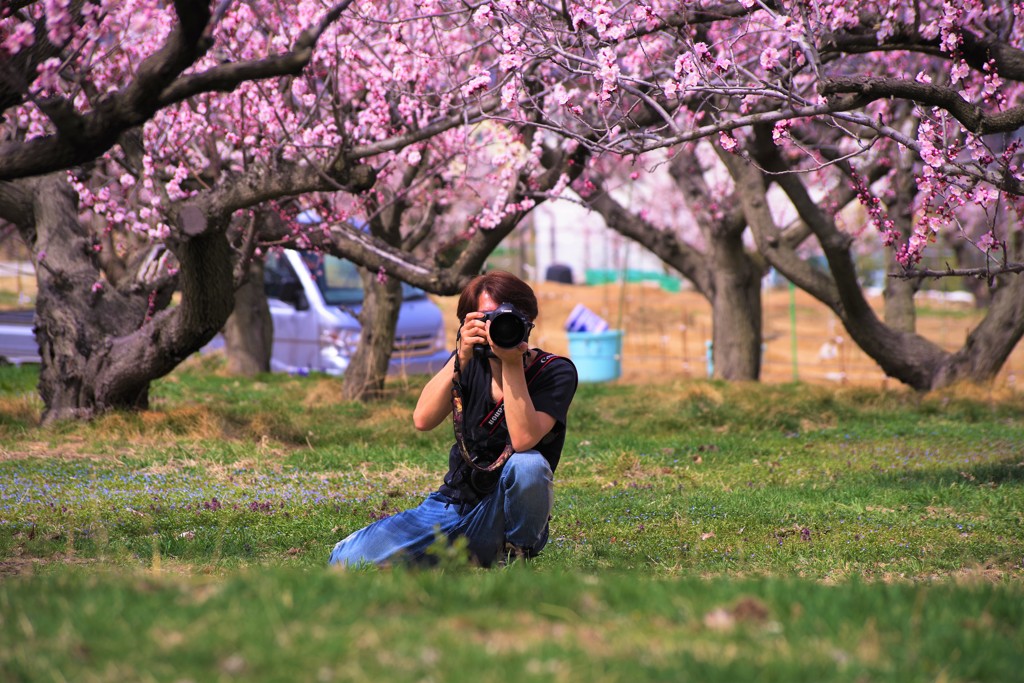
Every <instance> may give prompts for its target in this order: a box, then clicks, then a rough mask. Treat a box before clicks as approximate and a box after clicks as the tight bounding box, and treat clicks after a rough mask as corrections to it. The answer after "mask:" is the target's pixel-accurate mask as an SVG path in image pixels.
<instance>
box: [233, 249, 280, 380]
mask: <svg viewBox="0 0 1024 683" xmlns="http://www.w3.org/2000/svg"><path fill="white" fill-rule="evenodd" d="M273 344H274V321H273V319H272V318H271V317H270V306H269V305H268V304H267V296H266V294H265V293H264V291H263V260H262V259H253V260H252V262H251V263H250V264H249V273H248V277H247V278H246V281H245V282H244V283H243V284H242V286H241V287H239V288H238V289H237V290H236V291H235V309H234V310H233V311H232V312H231V317H229V318H228V321H227V323H226V324H225V325H224V350H225V353H226V355H227V367H228V372H229V373H230V374H232V375H241V376H243V377H252V376H253V375H257V374H259V373H261V372H270V354H271V350H272V349H273Z"/></svg>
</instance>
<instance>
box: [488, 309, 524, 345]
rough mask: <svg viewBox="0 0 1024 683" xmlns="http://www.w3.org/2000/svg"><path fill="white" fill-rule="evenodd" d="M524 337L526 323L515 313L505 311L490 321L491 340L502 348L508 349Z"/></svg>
mask: <svg viewBox="0 0 1024 683" xmlns="http://www.w3.org/2000/svg"><path fill="white" fill-rule="evenodd" d="M525 337H526V323H524V322H523V320H522V318H520V317H519V316H518V315H516V314H515V313H510V312H505V313H499V314H498V315H496V316H494V319H493V320H492V321H491V341H492V342H494V343H495V344H497V345H498V346H500V347H501V348H503V349H510V348H512V347H513V346H516V345H517V344H519V342H521V341H523V339H524V338H525Z"/></svg>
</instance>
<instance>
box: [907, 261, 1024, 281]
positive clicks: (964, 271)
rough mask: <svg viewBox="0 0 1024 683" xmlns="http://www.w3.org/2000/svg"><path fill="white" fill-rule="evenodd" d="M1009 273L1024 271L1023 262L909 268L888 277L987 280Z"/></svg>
mask: <svg viewBox="0 0 1024 683" xmlns="http://www.w3.org/2000/svg"><path fill="white" fill-rule="evenodd" d="M1010 273H1024V263H1006V264H1003V265H999V266H992V267H987V266H986V267H981V268H949V267H947V268H946V269H945V270H939V269H935V268H909V269H907V270H904V271H902V272H900V273H889V277H891V278H896V279H899V280H913V279H922V280H923V279H924V278H929V277H932V278H941V277H976V278H981V279H985V280H988V279H991V278H994V277H998V276H999V275H1006V274H1010Z"/></svg>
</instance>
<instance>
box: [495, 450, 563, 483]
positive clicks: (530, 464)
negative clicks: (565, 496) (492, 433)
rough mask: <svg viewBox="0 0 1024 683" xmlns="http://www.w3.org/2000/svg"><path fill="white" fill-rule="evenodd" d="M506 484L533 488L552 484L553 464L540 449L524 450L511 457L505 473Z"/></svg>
mask: <svg viewBox="0 0 1024 683" xmlns="http://www.w3.org/2000/svg"><path fill="white" fill-rule="evenodd" d="M503 477H504V479H505V483H506V486H512V485H515V486H518V487H523V488H533V487H535V486H540V487H548V486H550V485H551V481H552V474H551V465H550V464H549V463H548V461H547V458H545V457H544V456H543V455H541V454H540V452H539V451H532V450H531V451H522V452H519V453H515V454H514V455H513V456H512V457H511V458H509V461H508V463H507V464H506V465H505V472H504V473H503Z"/></svg>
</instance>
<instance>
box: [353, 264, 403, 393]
mask: <svg viewBox="0 0 1024 683" xmlns="http://www.w3.org/2000/svg"><path fill="white" fill-rule="evenodd" d="M359 275H360V277H361V278H362V280H363V308H362V310H361V311H360V312H359V324H360V325H362V329H361V330H360V332H359V346H358V347H357V348H356V352H355V354H353V356H352V360H351V361H350V362H349V365H348V368H347V369H346V370H345V376H344V381H343V383H342V387H341V394H342V397H343V398H345V399H346V400H359V401H365V400H368V399H374V398H380V397H381V396H383V394H384V380H385V379H386V377H387V372H388V364H389V363H390V361H391V350H392V349H393V348H394V345H395V327H396V325H397V324H398V312H399V309H400V308H401V306H402V283H401V282H400V281H399V280H397V279H396V278H393V277H389V278H386V279H385V280H384V281H383V282H380V281H379V280H378V279H377V274H376V273H374V272H372V271H369V270H367V269H365V268H363V269H360V272H359Z"/></svg>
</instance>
